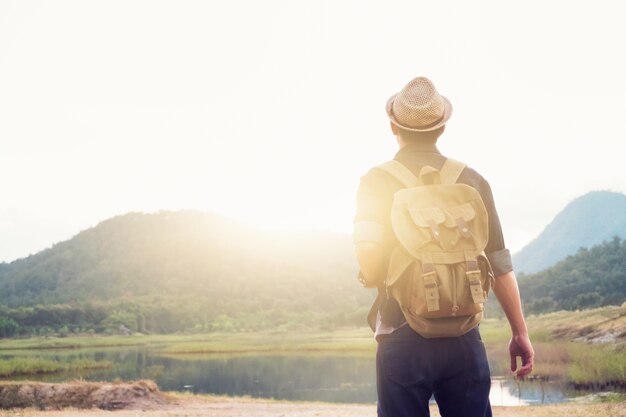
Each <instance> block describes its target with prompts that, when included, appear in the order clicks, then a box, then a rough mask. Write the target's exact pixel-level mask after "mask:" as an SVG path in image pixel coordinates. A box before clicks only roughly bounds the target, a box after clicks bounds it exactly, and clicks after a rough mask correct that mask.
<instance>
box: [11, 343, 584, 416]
mask: <svg viewBox="0 0 626 417" xmlns="http://www.w3.org/2000/svg"><path fill="white" fill-rule="evenodd" d="M31 355H32V353H31ZM37 356H41V357H44V358H47V359H53V360H59V361H73V360H76V359H92V360H108V361H110V362H112V363H113V367H112V368H109V369H105V370H96V371H84V372H80V373H73V374H62V375H61V374H56V375H45V376H41V377H37V376H28V377H27V378H24V379H29V380H41V381H49V382H52V381H63V380H68V379H76V378H82V379H85V380H96V381H98V380H99V381H111V380H115V379H122V380H134V379H152V380H154V381H155V382H156V383H157V384H158V386H159V387H160V389H161V390H164V391H190V392H194V393H202V394H218V395H231V396H242V395H248V396H251V397H263V398H275V399H283V400H301V401H327V402H342V403H373V402H375V401H376V385H375V375H376V371H375V361H374V355H373V354H371V355H370V354H365V355H363V354H361V355H338V354H319V355H306V354H280V355H271V354H267V355H259V354H239V355H187V356H166V355H161V354H159V353H158V352H156V351H153V350H150V349H147V348H136V349H129V348H115V349H108V350H104V351H93V350H78V351H68V350H62V351H57V352H50V351H47V352H45V353H43V354H42V355H37ZM0 358H2V359H9V358H11V356H9V355H4V356H0ZM12 379H15V378H12ZM583 394H586V393H580V392H575V391H573V390H567V389H565V388H564V387H563V386H562V385H559V384H557V383H552V382H550V383H548V382H539V381H523V382H518V381H514V380H512V379H505V378H497V377H494V378H493V382H492V390H491V401H492V405H528V404H536V403H540V404H541V403H555V402H563V401H567V400H568V399H569V398H571V397H574V396H577V395H583Z"/></svg>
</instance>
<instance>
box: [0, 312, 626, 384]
mask: <svg viewBox="0 0 626 417" xmlns="http://www.w3.org/2000/svg"><path fill="white" fill-rule="evenodd" d="M527 322H528V327H529V329H530V335H531V340H532V341H533V345H534V348H535V351H536V363H535V370H534V373H533V374H534V375H535V376H537V377H541V378H544V379H549V380H563V381H566V382H570V383H573V384H594V383H601V382H607V381H613V382H622V383H626V344H625V343H623V341H624V340H625V338H624V337H623V336H622V337H621V338H619V339H618V341H617V342H615V343H608V344H592V343H584V342H582V341H577V342H574V341H572V340H574V339H581V338H585V337H586V338H593V337H595V336H596V335H602V334H606V333H611V334H615V335H618V336H619V335H620V334H622V332H624V329H626V308H620V307H604V308H600V309H594V310H586V311H580V312H556V313H550V314H545V315H541V316H530V317H528V320H527ZM480 328H481V334H482V338H483V340H484V342H485V345H486V347H487V350H488V354H489V358H490V362H491V367H492V374H493V375H502V376H506V375H509V374H510V370H509V357H508V346H507V345H508V341H509V338H510V330H509V326H508V323H507V322H506V320H504V319H494V318H490V319H485V320H484V321H483V323H481V326H480ZM620 340H621V341H622V342H619V341H620ZM132 346H137V347H146V348H149V349H150V350H151V351H152V352H157V354H160V355H166V356H172V355H175V356H176V357H177V358H180V359H187V358H188V359H197V358H198V356H199V355H212V356H214V355H245V354H255V355H258V354H280V355H285V354H306V355H316V354H320V355H322V354H323V355H351V356H354V355H373V354H374V352H375V349H376V343H375V341H374V339H373V336H372V333H371V331H370V330H369V329H368V328H358V329H345V330H341V331H335V332H319V331H311V332H299V333H295V332H272V333H268V332H264V333H210V334H175V335H133V336H84V337H67V338H45V339H43V338H42V339H36V338H33V339H23V340H3V341H2V343H1V344H0V354H5V355H6V356H8V355H13V356H15V357H17V358H18V359H15V360H11V361H4V362H3V361H0V376H1V375H15V374H19V373H21V372H23V373H44V372H63V371H64V369H62V367H63V366H64V365H63V364H62V363H61V362H54V361H52V362H51V361H46V360H43V359H41V358H39V357H38V356H37V355H39V354H40V353H41V352H42V351H48V350H51V351H57V352H63V350H68V351H69V350H70V349H72V350H73V351H75V350H87V351H89V350H93V349H98V350H103V349H116V348H124V347H132ZM59 349H61V351H58V350H59ZM20 352H21V353H20ZM37 352H39V353H37ZM57 356H62V355H61V354H58V355H57ZM83 367H86V364H83ZM3 369H9V371H6V370H5V371H2V370H3ZM83 369H84V368H83Z"/></svg>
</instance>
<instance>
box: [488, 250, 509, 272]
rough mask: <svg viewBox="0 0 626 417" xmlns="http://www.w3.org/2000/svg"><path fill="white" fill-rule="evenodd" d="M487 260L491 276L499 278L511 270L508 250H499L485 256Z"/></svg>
mask: <svg viewBox="0 0 626 417" xmlns="http://www.w3.org/2000/svg"><path fill="white" fill-rule="evenodd" d="M487 259H489V263H490V264H491V269H493V275H494V276H496V277H499V276H500V275H504V274H506V273H508V272H511V271H512V270H513V261H512V260H511V252H509V250H508V249H501V250H499V251H496V252H491V253H488V254H487Z"/></svg>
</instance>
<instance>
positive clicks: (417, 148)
mask: <svg viewBox="0 0 626 417" xmlns="http://www.w3.org/2000/svg"><path fill="white" fill-rule="evenodd" d="M415 152H422V153H423V152H426V153H438V154H441V152H439V149H437V144H436V143H424V142H418V141H415V142H412V143H409V144H408V145H406V146H405V147H404V148H402V149H400V150H399V151H398V153H397V154H396V156H398V155H401V154H406V153H415Z"/></svg>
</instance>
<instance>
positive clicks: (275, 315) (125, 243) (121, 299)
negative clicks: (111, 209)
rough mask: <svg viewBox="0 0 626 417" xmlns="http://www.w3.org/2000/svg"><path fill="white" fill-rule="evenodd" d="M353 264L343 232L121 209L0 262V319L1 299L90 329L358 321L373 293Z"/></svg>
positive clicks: (26, 318) (32, 315)
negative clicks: (64, 238)
mask: <svg viewBox="0 0 626 417" xmlns="http://www.w3.org/2000/svg"><path fill="white" fill-rule="evenodd" d="M356 271H357V265H356V260H355V256H354V253H353V249H352V243H351V241H350V238H349V236H348V235H339V234H330V233H304V232H303V233H287V232H283V233H276V232H268V231H262V230H257V229H253V228H250V227H244V226H242V225H240V224H237V223H235V222H233V221H230V220H228V219H225V218H222V217H219V216H217V215H214V214H210V213H201V212H195V211H183V212H159V213H153V214H144V213H130V214H126V215H123V216H118V217H115V218H112V219H109V220H106V221H103V222H101V223H100V224H98V225H97V226H96V227H93V228H91V229H88V230H85V231H83V232H81V233H79V234H78V235H76V236H75V237H73V238H72V239H70V240H68V241H65V242H61V243H58V244H56V245H54V246H53V247H51V248H49V249H47V250H44V251H42V252H39V253H38V254H35V255H31V256H29V257H27V258H23V259H19V260H17V261H14V262H12V263H10V264H0V307H1V308H0V318H1V317H2V315H3V309H4V315H5V316H8V317H11V318H12V319H13V320H15V321H16V322H18V324H21V325H23V326H41V325H42V324H41V323H42V322H46V323H47V322H51V324H49V325H50V326H52V327H54V326H55V325H56V324H59V323H57V322H61V321H63V320H70V322H71V323H74V324H75V325H76V326H79V327H83V328H88V329H95V331H99V329H100V330H101V327H98V326H101V325H102V323H103V322H104V323H105V324H106V323H109V324H110V327H114V325H118V324H124V325H125V326H126V327H130V328H133V329H137V330H142V331H157V332H166V331H174V330H182V329H189V328H204V329H229V328H232V327H234V328H237V329H243V330H245V329H257V328H268V327H274V328H275V327H279V326H288V327H289V326H291V327H298V326H304V327H306V326H309V325H315V324H317V325H319V324H320V323H323V324H324V323H325V324H324V325H328V326H333V325H335V324H337V325H339V324H344V325H345V324H348V323H355V324H365V315H366V313H367V310H368V308H369V305H370V304H371V301H372V299H373V297H374V294H373V291H366V290H363V289H362V287H361V285H360V284H359V283H358V281H357V279H356ZM2 305H4V307H2ZM46 306H48V307H46ZM52 306H54V307H52ZM38 309H39V310H38ZM38 311H39V312H38ZM20 314H22V316H20ZM57 316H58V317H59V318H58V320H57V321H55V320H56V319H54V317H57ZM38 317H39V318H38ZM85 317H91V318H88V319H85ZM107 320H109V321H108V322H107Z"/></svg>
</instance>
